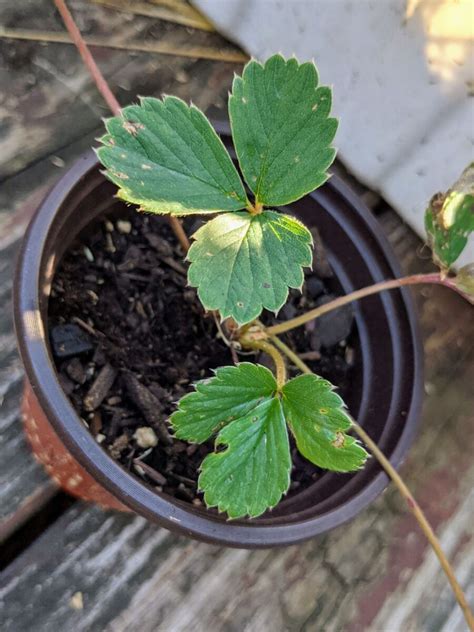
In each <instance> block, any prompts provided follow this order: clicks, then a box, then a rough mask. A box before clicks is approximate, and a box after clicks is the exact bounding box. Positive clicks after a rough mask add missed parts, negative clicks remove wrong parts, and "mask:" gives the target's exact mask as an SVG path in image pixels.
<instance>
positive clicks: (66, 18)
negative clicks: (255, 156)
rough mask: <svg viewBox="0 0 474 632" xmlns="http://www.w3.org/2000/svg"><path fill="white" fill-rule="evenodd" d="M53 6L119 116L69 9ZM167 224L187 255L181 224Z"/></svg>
mask: <svg viewBox="0 0 474 632" xmlns="http://www.w3.org/2000/svg"><path fill="white" fill-rule="evenodd" d="M54 4H55V5H56V8H57V9H58V11H59V13H60V14H61V17H62V19H63V22H64V26H65V27H66V28H67V30H68V31H69V35H70V36H71V39H72V41H73V42H74V44H75V45H76V48H77V50H78V51H79V54H80V55H81V57H82V59H83V61H84V64H85V65H86V67H87V69H88V70H89V72H90V74H91V77H92V78H93V79H94V81H95V84H96V86H97V89H98V91H99V92H100V94H101V95H102V96H103V98H104V101H105V102H106V103H107V105H108V106H109V108H110V109H111V111H112V113H113V114H114V116H120V111H121V108H120V103H119V102H118V101H117V99H116V98H115V95H114V94H113V92H112V90H111V89H110V87H109V84H108V83H107V81H106V80H105V77H104V75H103V74H102V72H101V71H100V68H99V67H98V65H97V64H96V63H95V59H94V58H93V56H92V53H91V52H90V50H89V47H88V46H87V44H86V42H85V41H84V38H83V37H82V35H81V32H80V31H79V29H78V27H77V24H76V23H75V21H74V18H73V17H72V15H71V13H70V11H69V9H68V8H67V6H66V3H65V1H64V0H54ZM169 223H170V225H171V228H172V230H173V232H174V234H175V235H176V237H177V239H178V241H179V243H180V244H181V246H182V248H183V250H184V252H185V253H187V252H188V250H189V239H188V237H187V235H186V233H185V232H184V229H183V227H182V225H181V222H180V221H179V219H178V218H177V217H173V216H171V215H170V216H169Z"/></svg>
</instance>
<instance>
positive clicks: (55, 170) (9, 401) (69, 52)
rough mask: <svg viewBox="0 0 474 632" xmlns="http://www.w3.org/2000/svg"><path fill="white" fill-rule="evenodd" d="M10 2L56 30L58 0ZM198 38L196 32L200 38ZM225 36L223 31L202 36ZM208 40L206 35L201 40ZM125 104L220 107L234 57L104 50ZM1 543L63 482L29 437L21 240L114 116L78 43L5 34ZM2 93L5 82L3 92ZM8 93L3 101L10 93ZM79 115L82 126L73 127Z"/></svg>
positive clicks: (26, 18)
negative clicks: (216, 59) (140, 99)
mask: <svg viewBox="0 0 474 632" xmlns="http://www.w3.org/2000/svg"><path fill="white" fill-rule="evenodd" d="M16 5H17V3H9V5H8V6H7V7H6V8H5V11H3V7H2V19H4V20H5V23H6V24H12V25H14V24H15V21H17V20H18V19H19V18H21V20H22V26H25V27H30V28H54V27H55V26H57V25H58V24H60V23H59V20H58V18H57V16H56V14H55V11H54V7H53V5H52V3H51V2H49V0H41V1H40V2H38V3H33V4H31V5H28V7H18V6H16ZM72 8H74V9H75V13H76V16H77V18H78V21H79V23H80V25H81V28H83V29H84V30H85V31H86V32H87V31H88V29H94V28H95V29H97V28H101V29H106V30H107V32H109V33H111V34H114V33H115V34H117V35H120V36H121V37H124V38H126V37H128V36H130V33H131V32H132V31H133V33H134V34H137V33H143V32H148V31H149V30H150V24H152V25H153V27H152V34H154V36H156V37H160V38H161V39H162V40H163V41H166V42H168V43H174V44H176V45H177V46H180V45H183V44H185V43H186V42H187V40H189V32H188V30H187V29H183V28H180V27H173V26H172V25H166V26H163V25H162V24H155V23H154V21H150V20H142V19H134V20H133V21H129V20H127V19H126V18H124V15H123V14H118V13H116V12H113V11H112V12H109V11H107V10H104V9H101V8H99V7H95V8H92V9H91V7H90V6H89V5H88V3H85V2H75V3H73V6H72ZM193 37H194V36H193ZM203 37H206V38H207V39H206V40H205V41H208V40H209V39H211V40H212V41H213V42H220V43H222V41H224V40H222V38H220V37H219V36H217V35H215V34H212V35H211V34H207V35H205V34H198V38H200V41H201V40H203ZM198 43H199V42H198ZM97 58H98V60H99V63H100V64H101V66H102V67H103V69H104V71H105V73H106V74H107V75H108V76H109V77H111V80H112V86H113V87H114V88H116V89H117V92H118V95H119V98H120V100H121V101H122V103H127V102H129V101H131V100H133V99H134V98H135V95H136V94H137V93H142V94H160V93H161V92H172V93H174V94H178V95H179V96H181V97H182V98H184V99H187V100H190V99H193V100H194V101H195V102H196V103H197V104H198V105H199V106H200V107H202V108H204V109H205V110H208V109H209V108H213V109H214V111H219V109H220V108H222V105H223V103H224V100H225V99H224V97H225V95H226V92H227V90H228V88H229V86H230V82H231V80H232V70H233V69H235V68H236V66H235V65H233V64H216V63H213V62H206V61H195V60H190V59H182V58H169V57H168V58H163V57H161V58H159V57H157V56H154V55H146V54H140V55H134V54H131V55H127V54H126V53H117V52H116V51H104V50H101V51H97ZM0 85H2V86H8V95H5V94H4V95H3V97H2V94H0V115H1V116H2V134H1V135H0V155H1V156H2V160H1V164H0V178H1V177H2V176H3V182H2V183H1V186H0V354H1V355H0V358H1V360H0V397H3V399H2V400H1V407H0V432H1V437H2V440H1V442H0V483H1V486H0V490H1V491H0V541H1V540H2V539H4V538H5V537H7V536H8V535H9V534H10V533H11V532H12V530H14V529H15V528H17V527H18V526H20V525H21V524H22V523H23V522H24V521H25V520H27V519H28V518H29V517H30V516H31V515H32V514H33V513H34V512H35V511H37V510H38V509H39V508H40V507H41V506H42V505H44V503H46V502H47V501H48V499H49V498H51V495H52V494H53V493H54V486H53V485H52V483H51V482H50V481H49V479H48V478H47V477H46V475H45V474H44V472H43V470H42V468H41V467H40V466H39V465H37V464H36V462H35V461H34V460H33V458H32V457H31V454H30V451H29V447H28V446H27V445H26V442H25V440H24V438H23V434H22V431H21V425H20V421H19V415H18V408H19V401H20V397H21V380H22V369H21V365H20V362H19V359H18V355H17V353H16V350H15V338H14V333H13V327H12V320H11V289H12V277H13V263H14V259H15V255H16V252H17V250H18V246H19V242H20V239H21V236H22V235H23V233H24V230H25V228H26V226H27V224H28V221H29V218H30V216H31V214H32V213H33V211H34V209H35V208H36V207H37V206H38V204H39V203H40V201H41V199H42V197H43V196H44V194H45V192H46V191H47V189H48V188H49V187H50V186H51V184H52V183H53V182H54V181H55V180H56V179H57V178H58V177H59V176H60V175H61V173H62V171H63V170H64V169H65V168H67V166H69V165H71V164H72V162H73V161H74V160H75V159H77V157H78V156H79V155H80V154H81V153H82V152H84V151H86V150H87V149H88V148H89V147H90V146H91V145H92V144H93V143H94V138H96V137H97V136H98V135H99V133H100V130H101V123H100V120H99V119H100V117H101V116H104V115H107V110H106V107H105V105H104V104H103V102H102V98H101V97H100V95H99V94H97V91H96V89H95V86H94V85H93V84H92V82H91V80H90V79H89V76H88V74H87V71H86V70H85V69H84V68H83V66H82V62H81V60H80V58H79V57H78V55H77V53H76V52H75V50H74V48H73V47H71V46H60V45H48V46H43V45H41V44H35V43H33V44H31V43H28V44H25V43H24V42H14V43H11V42H0ZM0 93H1V90H0ZM2 99H3V100H2ZM71 121H74V124H73V125H71Z"/></svg>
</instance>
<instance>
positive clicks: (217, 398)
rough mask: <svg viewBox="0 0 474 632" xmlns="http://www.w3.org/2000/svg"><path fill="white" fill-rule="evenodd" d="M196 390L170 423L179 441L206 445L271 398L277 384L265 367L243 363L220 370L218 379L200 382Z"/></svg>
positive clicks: (173, 415) (181, 402)
mask: <svg viewBox="0 0 474 632" xmlns="http://www.w3.org/2000/svg"><path fill="white" fill-rule="evenodd" d="M195 388H196V390H195V391H194V392H192V393H188V394H187V395H185V396H184V397H183V398H181V400H180V402H179V408H178V410H177V411H176V412H174V413H173V414H172V415H171V420H170V421H171V425H172V426H173V429H174V431H175V435H176V437H177V438H178V439H185V440H187V441H192V442H195V443H202V442H203V441H207V439H209V437H211V436H212V435H213V434H215V433H216V432H217V431H218V430H220V429H221V428H222V427H223V426H225V425H226V424H228V423H230V422H231V421H232V420H233V419H237V418H238V417H242V416H243V415H245V414H247V412H248V411H250V410H252V409H253V408H255V407H256V406H257V405H258V404H259V403H261V402H262V401H263V400H264V399H268V398H270V397H271V396H272V395H273V394H274V393H275V391H276V382H275V378H274V377H273V374H272V373H271V371H269V370H268V369H266V368H265V367H262V366H258V365H256V364H251V363H250V362H243V363H242V364H239V366H238V367H235V366H224V367H221V368H219V369H217V370H216V372H215V376H214V377H211V378H210V379H208V380H202V381H200V382H198V383H197V384H196V386H195Z"/></svg>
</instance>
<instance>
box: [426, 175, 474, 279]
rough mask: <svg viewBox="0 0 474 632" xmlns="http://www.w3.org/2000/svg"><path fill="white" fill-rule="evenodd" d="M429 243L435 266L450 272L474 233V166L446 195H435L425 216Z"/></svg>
mask: <svg viewBox="0 0 474 632" xmlns="http://www.w3.org/2000/svg"><path fill="white" fill-rule="evenodd" d="M425 228H426V232H427V234H428V243H429V246H430V247H431V249H432V251H433V258H434V260H435V262H436V263H437V264H438V265H439V266H440V267H441V268H442V269H449V268H450V267H451V266H452V265H453V263H454V262H455V261H456V260H457V259H458V257H459V256H460V254H461V253H462V251H463V250H464V248H465V246H466V244H467V241H468V239H469V235H470V234H471V233H472V232H473V231H474V163H472V164H471V165H470V166H469V167H468V168H467V169H466V170H465V171H464V173H463V174H462V176H461V178H460V179H459V180H458V181H457V182H456V184H455V185H454V186H453V188H452V189H450V190H449V191H448V192H447V193H446V194H444V195H443V194H442V193H437V194H436V195H435V196H434V197H433V198H432V199H431V201H430V204H429V206H428V208H427V209H426V213H425Z"/></svg>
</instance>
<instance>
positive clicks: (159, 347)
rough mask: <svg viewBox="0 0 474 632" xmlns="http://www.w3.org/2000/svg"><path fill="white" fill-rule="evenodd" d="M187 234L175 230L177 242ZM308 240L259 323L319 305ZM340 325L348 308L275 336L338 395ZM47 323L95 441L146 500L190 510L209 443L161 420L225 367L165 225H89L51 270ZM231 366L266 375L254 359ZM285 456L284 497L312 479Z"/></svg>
mask: <svg viewBox="0 0 474 632" xmlns="http://www.w3.org/2000/svg"><path fill="white" fill-rule="evenodd" d="M196 227H197V224H196V223H194V225H193V222H189V221H188V222H187V225H186V229H187V230H188V232H189V233H191V232H193V230H195V229H196ZM315 240H316V248H315V252H316V257H315V265H314V271H313V272H311V273H309V274H308V275H307V276H306V283H305V286H304V290H303V294H300V293H299V292H297V291H293V290H292V291H291V293H290V297H289V300H288V303H287V305H286V306H285V307H284V308H283V309H282V311H281V312H280V315H279V319H275V318H274V317H273V316H272V315H271V314H268V313H267V314H266V315H265V317H264V320H265V322H266V323H267V324H268V323H270V322H279V321H281V320H286V319H287V318H291V317H293V316H295V315H297V314H300V313H302V312H305V311H307V310H308V309H311V308H312V307H314V306H315V305H318V304H320V303H321V302H325V301H326V300H329V298H330V289H329V288H330V286H331V284H332V282H331V276H332V272H331V269H330V267H329V265H328V263H327V261H326V260H325V255H324V252H323V249H322V246H321V244H320V240H319V239H318V235H317V234H315ZM352 320H353V316H352V311H351V309H350V308H349V310H338V311H336V312H333V313H332V315H331V314H329V315H328V316H327V317H323V318H322V319H320V320H318V321H317V325H315V323H314V322H313V323H309V324H308V325H307V326H306V327H300V328H298V329H296V330H293V331H292V332H290V333H289V334H287V335H286V336H285V337H284V338H283V339H284V340H285V341H286V342H287V344H289V345H290V346H291V347H292V348H293V349H294V350H295V351H297V352H300V354H301V355H302V357H303V358H304V359H305V361H306V362H307V363H308V364H309V366H310V367H311V369H312V370H314V371H315V372H316V373H318V374H319V375H322V376H323V377H325V378H327V379H329V380H330V381H331V382H333V383H334V384H336V385H337V386H338V387H339V392H340V393H341V395H342V396H343V397H344V396H345V395H346V393H347V390H348V385H349V383H350V379H351V369H352V366H353V363H354V349H353V346H352V344H351V342H350V341H351V340H352V338H353V337H354V334H352V335H351V330H352V328H353V327H352ZM49 325H50V338H51V346H52V349H53V354H54V357H55V360H56V367H57V370H58V374H59V378H60V380H61V383H62V385H63V388H64V390H65V392H66V394H67V395H68V396H69V398H70V400H71V402H72V403H73V405H74V407H75V409H76V410H77V412H78V413H79V415H80V416H81V418H82V420H83V422H84V424H85V425H86V426H87V427H88V428H89V429H90V431H91V433H92V434H93V435H94V437H95V438H96V440H97V441H98V442H99V443H100V444H101V445H102V446H103V448H104V449H105V450H107V451H108V452H109V453H110V455H111V456H112V457H113V458H114V459H116V460H117V461H119V462H120V463H121V464H122V465H123V466H124V467H125V468H127V469H128V470H130V471H131V472H133V473H134V474H135V475H136V476H139V477H141V478H142V479H144V480H146V481H147V482H148V483H149V484H151V485H152V486H153V487H155V488H156V489H157V490H158V491H160V492H165V493H167V494H169V495H171V496H174V497H176V498H179V499H181V500H184V501H187V502H190V503H193V504H195V505H201V504H202V500H201V495H200V494H199V493H198V492H197V490H196V481H197V477H198V474H199V466H200V464H201V462H202V460H203V459H204V457H205V456H206V455H207V454H208V453H209V452H210V451H212V450H213V442H212V441H209V442H207V443H206V444H203V445H194V444H188V443H186V442H183V441H178V440H176V439H173V438H172V437H171V436H170V434H169V429H168V426H167V419H168V418H169V416H170V414H171V413H172V412H173V411H174V410H175V402H176V401H177V400H179V399H180V397H181V396H182V395H184V394H185V393H187V392H189V391H190V390H192V386H191V385H192V384H193V383H194V382H196V381H197V380H200V379H203V378H206V377H209V376H210V375H212V372H211V369H213V368H217V367H219V366H222V365H225V364H232V362H233V361H232V357H231V354H230V352H229V349H228V347H227V346H226V345H225V344H224V342H223V341H222V339H220V338H219V335H218V333H217V328H216V325H215V322H214V319H213V318H212V317H211V316H209V315H205V314H204V312H203V309H202V307H201V305H200V303H199V301H198V299H197V295H196V291H195V290H194V289H192V288H189V287H187V285H186V266H185V264H183V253H182V251H181V248H180V246H179V245H178V244H177V242H176V239H175V237H174V235H173V233H172V232H171V230H170V228H169V226H168V224H167V222H166V220H164V219H162V218H159V217H155V216H149V215H145V214H139V213H136V212H130V213H127V211H124V214H123V216H121V218H120V219H117V218H116V217H114V218H109V219H106V220H104V221H102V222H101V223H98V224H96V225H94V226H93V227H92V228H89V230H88V231H87V233H86V234H84V235H82V237H81V240H80V241H78V242H76V243H75V244H74V246H73V247H72V248H71V249H70V250H69V251H68V252H67V253H66V255H65V257H64V258H63V261H62V262H61V265H60V267H59V269H58V271H57V273H56V276H55V279H54V282H53V287H52V292H51V300H50V306H49ZM240 359H241V360H255V359H258V361H259V362H260V363H262V364H265V365H267V366H270V367H271V362H270V361H269V359H268V358H267V357H266V356H265V355H260V356H259V357H258V358H256V357H255V356H248V355H245V356H244V355H242V356H241V358H240ZM290 374H293V375H295V374H296V372H294V373H292V370H291V368H290ZM155 444H156V445H155ZM292 454H293V464H294V467H293V471H292V483H291V487H290V490H289V495H291V494H294V493H296V492H297V491H301V490H303V489H305V488H307V487H308V486H309V485H311V484H312V483H313V482H314V481H315V480H316V479H317V478H318V477H319V476H320V475H321V470H320V469H319V468H317V467H316V466H314V465H313V464H311V463H310V462H309V461H307V460H306V459H304V458H303V457H301V456H300V455H299V453H298V452H297V450H296V448H295V447H294V444H293V443H292Z"/></svg>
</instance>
